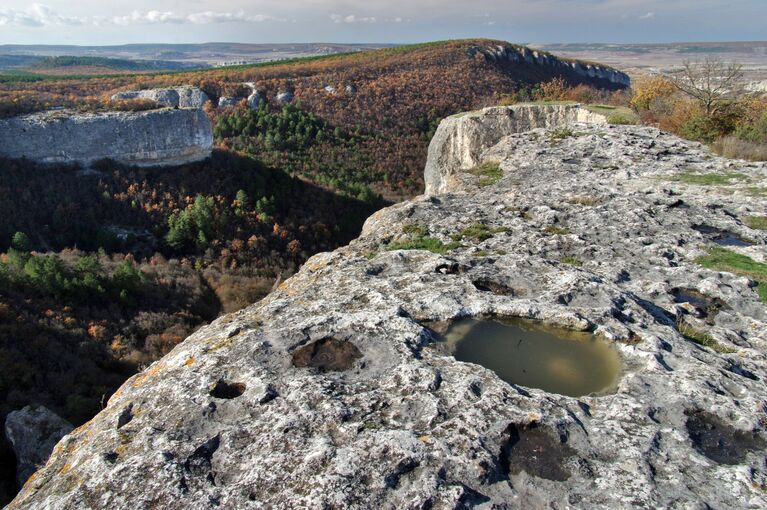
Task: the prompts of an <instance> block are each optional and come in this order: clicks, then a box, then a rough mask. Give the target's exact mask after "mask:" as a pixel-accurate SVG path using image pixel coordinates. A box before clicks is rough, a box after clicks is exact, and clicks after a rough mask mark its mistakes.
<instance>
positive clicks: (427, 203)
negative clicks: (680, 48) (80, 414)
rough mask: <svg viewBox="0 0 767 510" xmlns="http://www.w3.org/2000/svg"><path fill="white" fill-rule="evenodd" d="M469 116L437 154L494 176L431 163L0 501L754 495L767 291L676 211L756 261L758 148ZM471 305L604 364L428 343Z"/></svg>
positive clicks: (320, 501) (762, 477)
mask: <svg viewBox="0 0 767 510" xmlns="http://www.w3.org/2000/svg"><path fill="white" fill-rule="evenodd" d="M538 114H540V115H544V114H543V112H539V113H536V114H535V115H538ZM531 115H533V113H532V112H531ZM445 122H446V123H448V124H449V123H451V122H454V121H453V120H450V119H449V120H447V121H445ZM480 126H481V125H480ZM484 126H485V127H480V128H478V130H477V132H476V136H477V137H479V139H480V142H477V141H476V140H475V139H474V138H473V137H472V138H471V139H469V138H455V139H454V140H455V143H456V144H458V145H456V146H455V147H454V148H453V149H451V151H450V152H449V153H451V154H459V155H461V154H469V153H470V154H471V157H472V158H473V161H475V162H476V163H477V164H482V163H484V162H486V161H492V162H494V163H495V164H496V165H497V168H498V170H499V173H498V175H497V176H496V177H497V178H494V179H493V180H492V182H490V183H487V184H486V185H483V186H478V180H479V179H480V178H481V177H479V176H477V175H474V174H473V173H471V172H469V171H464V166H465V165H463V164H458V165H454V164H453V163H454V162H451V161H449V160H448V159H444V161H445V162H447V163H448V164H449V165H450V168H449V169H448V168H445V169H444V171H443V169H440V168H439V165H440V164H442V163H441V162H440V163H439V164H437V165H436V166H431V167H430V168H432V169H436V170H438V171H437V172H435V173H434V175H433V180H432V181H431V182H432V184H431V186H432V188H431V190H432V194H430V195H425V196H421V197H417V198H415V199H413V200H411V201H408V202H404V203H401V204H398V205H395V206H392V207H389V208H387V209H384V210H381V211H379V212H377V213H376V214H374V215H373V216H371V217H370V218H369V219H368V220H367V222H366V224H365V227H364V229H363V232H362V234H361V236H360V237H359V238H358V239H356V240H355V241H353V242H352V243H351V244H350V245H348V246H346V247H343V248H341V249H339V250H337V251H335V252H333V253H321V254H318V255H315V256H314V257H312V258H311V259H310V260H309V261H308V262H307V263H306V264H305V265H304V266H303V268H302V269H301V270H300V271H299V272H298V274H296V275H295V276H293V277H292V278H290V279H288V280H287V281H285V282H284V283H283V284H282V285H281V286H280V287H279V288H278V289H276V290H275V291H274V292H273V293H272V294H270V295H269V296H268V297H266V298H265V299H264V300H262V301H261V302H259V303H256V304H254V305H252V306H251V307H249V308H246V309H244V310H241V311H239V312H237V313H234V314H231V315H227V316H224V317H221V318H219V319H218V320H216V321H215V322H213V323H212V324H210V325H209V326H207V327H203V328H201V329H200V330H198V331H197V332H196V333H195V334H193V335H192V336H191V337H189V338H188V339H186V340H185V341H184V342H183V343H181V344H180V345H178V346H177V347H176V348H175V349H174V350H173V351H172V352H171V353H169V354H168V355H167V356H165V357H164V358H163V359H162V360H160V361H158V362H157V363H156V364H154V365H153V366H151V367H149V368H148V369H147V370H146V371H145V372H144V373H142V374H139V375H137V376H135V377H134V378H133V379H131V380H129V381H127V382H126V384H125V385H124V386H123V387H122V389H121V390H120V391H119V392H118V393H117V394H116V395H115V396H113V397H112V399H111V400H110V402H109V404H108V406H107V407H106V408H105V409H104V410H103V411H102V412H101V413H99V414H98V415H97V416H96V417H95V418H94V419H93V420H92V421H91V422H89V423H88V424H87V425H86V426H84V427H82V428H80V429H78V430H76V431H74V432H73V433H71V434H69V435H68V436H67V437H65V438H64V439H63V440H62V441H61V442H60V443H59V445H58V446H57V448H56V451H55V452H54V453H53V455H52V456H51V459H50V460H49V462H48V464H47V465H46V466H45V468H43V469H42V470H40V471H39V472H38V473H37V475H36V476H35V477H34V478H33V479H32V480H30V481H29V482H28V483H27V484H26V485H25V487H24V489H23V491H22V492H21V493H20V494H19V496H18V497H17V498H16V499H15V500H14V502H13V503H12V504H11V506H10V508H44V507H55V508H64V509H67V508H82V507H91V508H107V507H108V508H146V507H162V508H202V507H221V508H267V507H271V508H425V507H429V508H438V509H441V508H463V507H471V506H476V505H484V507H486V508H491V507H495V508H536V507H540V508H555V507H556V508H625V507H640V508H675V507H678V508H681V507H700V508H705V507H710V508H728V507H731V508H742V507H744V506H750V507H753V508H761V507H766V506H767V493H765V491H764V487H765V485H767V468H766V467H765V451H764V448H763V446H761V445H763V444H764V443H763V441H764V439H765V437H764V436H765V430H764V429H765V422H766V421H767V407H766V405H767V387H766V386H765V384H764V380H765V378H767V360H766V359H765V350H767V327H765V326H767V324H766V323H767V307H766V306H765V303H764V302H762V301H761V300H760V297H759V294H758V292H757V290H756V282H755V280H754V279H753V278H752V277H749V276H748V275H744V274H735V273H732V272H727V271H726V270H718V269H712V268H708V267H704V265H702V264H700V263H699V261H700V260H701V259H700V257H701V256H704V255H705V254H707V253H709V250H710V249H711V246H712V243H713V241H712V239H711V238H710V236H707V235H706V234H704V233H701V232H700V231H699V230H696V229H695V228H694V226H695V225H702V224H705V225H710V226H712V227H716V228H718V229H720V230H721V231H727V232H732V233H733V234H736V235H739V236H742V237H744V238H748V239H750V240H751V241H753V243H752V244H750V245H749V246H736V247H732V248H731V249H732V250H735V252H737V253H738V254H740V255H742V256H747V257H750V258H751V259H753V260H754V261H764V260H765V258H767V234H765V233H764V232H763V231H757V230H752V229H750V228H749V227H748V226H747V225H746V224H744V223H743V221H742V218H744V217H747V216H748V215H752V214H754V213H755V212H759V211H761V212H763V211H764V208H765V205H766V204H765V199H764V198H763V197H762V196H760V195H759V194H753V193H751V191H750V190H752V189H753V188H754V187H765V186H767V166H766V165H765V164H762V163H747V162H744V161H730V160H725V159H721V158H718V157H715V156H712V155H711V154H710V153H709V152H708V150H706V149H705V148H704V147H702V146H701V145H699V144H695V143H690V142H686V141H683V140H681V139H679V138H676V137H673V136H670V135H668V134H665V133H662V132H660V131H658V130H657V129H653V128H648V127H635V126H610V125H604V124H602V125H596V124H586V123H575V124H569V125H568V126H567V129H566V130H560V131H557V130H556V129H557V128H554V129H533V130H532V131H525V132H519V133H513V132H512V133H508V132H504V133H501V134H500V136H499V134H498V133H486V132H484V130H485V129H495V128H493V127H491V125H490V124H485V125H484ZM441 129H443V128H441ZM461 143H467V144H469V145H470V147H469V148H467V147H461V146H459V145H460V144H461ZM445 154H448V153H445ZM430 156H432V154H430ZM429 163H430V165H434V163H435V162H434V161H431V160H430V162H429ZM467 170H468V169H467ZM735 170H737V172H738V173H740V174H742V175H744V176H747V180H742V181H733V182H730V183H729V184H726V185H719V186H708V185H701V184H696V183H695V182H687V181H686V180H684V179H679V176H680V175H684V174H685V173H689V172H704V173H718V172H732V171H735ZM480 226H481V227H480ZM416 237H419V238H420V239H423V238H426V237H428V238H429V239H432V240H434V241H433V242H431V243H417V242H415V239H416ZM453 239H458V240H457V241H453ZM407 240H410V242H409V243H407V242H405V241H407ZM394 242H396V243H399V244H398V245H395V246H411V247H417V246H422V245H426V246H435V245H436V242H439V243H440V246H441V247H442V249H440V250H435V251H436V252H434V251H429V250H428V249H405V250H402V249H399V250H398V249H388V248H389V247H390V246H392V243H394ZM728 249H729V248H728ZM510 289H512V290H510ZM679 289H685V292H684V293H682V292H680V290H679ZM691 291H695V292H694V293H693V292H691ZM684 296H693V298H690V299H691V301H693V302H680V299H685V297H684ZM700 296H707V297H708V299H709V301H706V300H704V299H703V298H701V297H700ZM704 302H706V303H707V302H710V303H716V304H717V306H716V307H715V308H710V309H709V308H707V311H706V315H705V316H703V314H701V313H698V312H696V311H695V310H696V307H700V306H704V305H701V304H700V303H704ZM467 316H476V317H480V316H508V317H523V318H527V319H532V320H538V321H542V322H546V323H549V324H553V325H559V326H562V327H567V328H570V329H576V330H579V331H590V332H592V333H594V334H596V335H599V336H600V337H602V338H603V339H604V340H606V341H608V342H610V344H611V345H612V346H613V348H614V349H616V350H617V351H618V354H619V357H620V359H621V364H622V370H621V378H620V381H619V382H618V383H617V386H616V387H615V388H614V389H613V390H612V391H610V392H607V393H606V394H590V395H586V396H582V397H577V398H574V397H568V396H564V395H559V394H554V393H547V392H545V391H542V390H540V389H536V388H530V387H521V386H519V385H512V384H508V383H506V382H504V381H502V380H501V379H500V378H499V377H498V376H497V375H496V374H495V373H494V372H492V371H490V370H488V369H485V368H483V367H481V366H479V365H474V364H470V363H462V362H458V361H456V360H455V359H454V358H453V357H452V356H450V355H447V354H445V353H444V352H442V351H441V350H440V349H437V348H434V347H433V346H432V340H433V338H434V337H435V332H434V331H435V329H436V328H437V326H436V325H435V324H436V322H444V321H451V320H455V319H458V318H462V317H467ZM682 320H685V321H688V322H689V323H690V324H694V325H695V327H697V328H701V330H703V331H705V334H706V335H708V336H709V337H710V338H711V339H713V340H714V341H715V342H717V345H718V346H719V347H721V348H720V349H714V348H712V347H710V346H705V345H700V344H699V343H696V342H695V341H693V340H691V339H690V338H688V337H685V336H684V335H683V334H682V333H681V332H680V331H679V328H678V324H679V323H680V321H682ZM435 321H436V322H435ZM352 347H353V348H352ZM326 348H327V349H329V352H328V353H325V349H326ZM298 353H300V354H298ZM189 360H194V362H193V363H190V362H189ZM323 363H327V364H329V365H326V366H324V367H323V366H321V365H322V364H323ZM331 366H332V368H331ZM216 388H218V389H216ZM126 408H129V409H130V415H131V419H130V420H129V421H126V420H125V419H122V420H121V418H120V417H121V416H122V415H123V413H124V412H125V409H126ZM119 423H122V425H121V426H120V427H119V428H118V426H117V425H118V424H119ZM722 442H723V443H722ZM720 443H722V444H725V445H726V446H727V448H728V450H727V451H725V452H718V451H717V445H719V444H720Z"/></svg>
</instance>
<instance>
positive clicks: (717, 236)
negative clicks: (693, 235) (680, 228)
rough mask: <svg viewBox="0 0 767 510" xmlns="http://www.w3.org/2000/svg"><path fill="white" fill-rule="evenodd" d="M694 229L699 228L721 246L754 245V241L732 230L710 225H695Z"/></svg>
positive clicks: (698, 229) (699, 230)
mask: <svg viewBox="0 0 767 510" xmlns="http://www.w3.org/2000/svg"><path fill="white" fill-rule="evenodd" d="M692 228H693V229H694V230H697V231H698V232H700V233H701V234H703V235H704V236H706V237H708V238H709V239H711V240H712V241H714V242H715V243H716V244H718V245H719V246H741V247H742V246H752V245H753V244H754V243H753V242H751V241H749V240H748V239H744V238H742V237H740V236H739V235H737V234H734V233H732V232H730V231H729V230H722V229H720V228H716V227H712V226H710V225H693V227H692Z"/></svg>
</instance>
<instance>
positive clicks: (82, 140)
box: [0, 108, 213, 166]
mask: <svg viewBox="0 0 767 510" xmlns="http://www.w3.org/2000/svg"><path fill="white" fill-rule="evenodd" d="M212 147H213V130H212V128H211V125H210V121H209V120H208V117H207V115H206V114H205V112H204V111H202V110H200V109H169V108H166V109H160V110H150V111H143V112H108V113H83V114H79V113H72V112H66V111H53V112H44V113H35V114H31V115H24V116H21V117H14V118H10V119H4V120H0V154H1V155H3V156H6V157H10V158H28V159H32V160H36V161H41V162H44V163H71V162H80V163H82V164H86V165H87V164H90V163H92V162H94V161H98V160H100V159H104V158H109V159H113V160H115V161H118V162H120V163H124V164H126V165H136V166H166V165H180V164H184V163H189V162H192V161H199V160H202V159H205V158H206V157H208V156H210V153H211V150H212Z"/></svg>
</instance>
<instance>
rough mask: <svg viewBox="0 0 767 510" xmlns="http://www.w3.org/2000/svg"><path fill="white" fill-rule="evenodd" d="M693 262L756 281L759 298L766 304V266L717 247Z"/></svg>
mask: <svg viewBox="0 0 767 510" xmlns="http://www.w3.org/2000/svg"><path fill="white" fill-rule="evenodd" d="M695 262H696V263H697V264H700V265H701V266H703V267H706V268H708V269H713V270H714V271H727V272H730V273H735V274H737V275H741V276H747V277H749V278H751V279H753V280H756V281H757V283H758V285H757V288H756V291H757V292H758V293H759V298H760V299H761V300H762V302H764V303H767V285H766V284H767V264H763V263H761V262H757V261H755V260H754V259H752V258H751V257H748V256H746V255H741V254H740V253H735V252H734V251H730V250H726V249H724V248H721V247H719V246H715V247H712V248H710V249H709V252H708V255H703V256H702V257H698V258H697V259H695Z"/></svg>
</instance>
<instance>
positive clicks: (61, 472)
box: [59, 462, 72, 475]
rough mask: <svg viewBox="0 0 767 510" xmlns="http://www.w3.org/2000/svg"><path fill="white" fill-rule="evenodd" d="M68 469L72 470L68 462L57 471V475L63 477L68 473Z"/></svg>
mask: <svg viewBox="0 0 767 510" xmlns="http://www.w3.org/2000/svg"><path fill="white" fill-rule="evenodd" d="M70 469H72V464H70V463H69V462H67V463H66V464H64V466H63V467H62V468H61V470H60V471H59V474H60V475H64V474H66V473H68V472H69V470H70Z"/></svg>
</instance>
